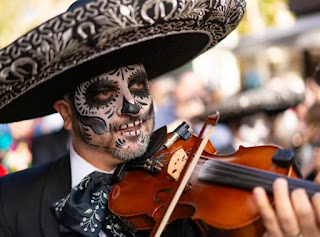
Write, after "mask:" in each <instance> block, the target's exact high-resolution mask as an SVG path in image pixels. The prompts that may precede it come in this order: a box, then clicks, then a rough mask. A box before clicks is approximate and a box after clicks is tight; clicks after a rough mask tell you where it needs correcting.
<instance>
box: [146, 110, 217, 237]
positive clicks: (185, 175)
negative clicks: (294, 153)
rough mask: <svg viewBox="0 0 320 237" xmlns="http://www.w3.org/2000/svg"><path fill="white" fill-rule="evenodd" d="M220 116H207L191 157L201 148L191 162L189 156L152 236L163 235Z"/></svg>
mask: <svg viewBox="0 0 320 237" xmlns="http://www.w3.org/2000/svg"><path fill="white" fill-rule="evenodd" d="M219 117H220V113H219V112H216V113H215V114H214V115H209V116H208V117H207V119H206V121H205V124H204V125H203V127H202V129H201V132H200V134H199V137H198V140H197V142H196V143H195V144H194V146H193V148H192V150H191V153H190V155H189V158H190V157H191V156H192V155H193V154H194V153H195V150H196V149H197V147H199V148H198V150H197V152H196V153H195V155H194V157H193V159H192V160H191V162H190V159H189V158H188V161H187V162H188V163H189V165H187V166H186V167H184V168H183V171H182V175H181V176H180V178H179V179H178V181H177V184H176V186H175V188H174V189H173V192H172V195H171V196H170V197H171V198H169V199H168V200H171V201H167V204H166V205H165V207H164V211H163V212H162V214H161V216H160V218H159V219H158V220H157V221H156V223H155V225H154V227H153V229H152V232H151V235H150V236H152V237H160V236H161V234H162V232H163V230H164V229H165V227H166V225H167V223H168V221H169V218H170V216H171V214H172V213H173V211H174V208H175V207H176V205H177V203H178V201H179V199H180V197H181V194H182V192H183V190H184V189H185V187H186V185H187V183H188V181H189V179H190V177H191V175H192V172H193V170H194V169H195V167H196V165H197V163H198V161H199V159H200V156H201V154H202V152H203V150H204V149H205V147H206V145H207V142H208V140H209V138H210V135H211V133H212V131H213V129H214V127H215V126H216V124H217V123H218V121H219ZM208 125H211V126H210V128H209V131H208V132H207V134H206V136H205V137H204V138H203V140H202V141H201V138H202V136H203V133H204V131H205V129H206V127H207V126H208ZM200 141H201V143H200ZM199 143H200V145H199Z"/></svg>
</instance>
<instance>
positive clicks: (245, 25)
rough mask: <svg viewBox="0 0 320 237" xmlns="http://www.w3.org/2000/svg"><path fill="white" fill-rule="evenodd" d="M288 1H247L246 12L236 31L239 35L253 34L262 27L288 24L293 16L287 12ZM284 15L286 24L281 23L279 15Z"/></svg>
mask: <svg viewBox="0 0 320 237" xmlns="http://www.w3.org/2000/svg"><path fill="white" fill-rule="evenodd" d="M288 2H289V0H247V11H246V14H245V16H244V19H243V20H242V21H241V23H240V25H239V27H238V30H239V33H240V34H248V33H255V32H256V31H257V28H260V29H259V30H264V29H261V27H262V28H264V27H269V26H275V25H278V24H281V25H283V24H286V23H287V24H290V23H291V22H290V18H291V21H292V19H293V14H292V13H291V12H290V11H289V7H288V4H289V3H288ZM284 14H286V15H287V16H288V17H287V20H285V21H288V22H281V21H282V20H279V19H280V18H281V19H283V18H282V17H279V16H280V15H284Z"/></svg>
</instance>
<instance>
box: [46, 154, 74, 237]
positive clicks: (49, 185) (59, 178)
mask: <svg viewBox="0 0 320 237" xmlns="http://www.w3.org/2000/svg"><path fill="white" fill-rule="evenodd" d="M70 190H71V168H70V157H69V152H68V153H67V155H65V156H63V157H62V158H60V159H59V160H57V161H56V162H55V163H54V165H53V166H52V167H51V168H50V169H49V170H48V174H47V176H46V181H45V185H44V191H43V199H42V203H41V228H42V232H43V235H44V236H46V237H57V236H59V223H58V221H57V220H56V217H55V216H54V215H53V212H52V211H51V210H50V206H51V205H52V204H53V203H54V202H56V201H58V200H60V199H61V198H63V197H65V196H67V195H68V193H69V192H70Z"/></svg>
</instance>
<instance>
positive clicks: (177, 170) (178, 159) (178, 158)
mask: <svg viewBox="0 0 320 237" xmlns="http://www.w3.org/2000/svg"><path fill="white" fill-rule="evenodd" d="M187 159H188V155H187V154H186V152H185V151H184V150H183V148H180V149H179V150H177V151H176V152H175V153H174V154H173V155H172V157H171V159H170V162H169V165H168V169H167V172H168V174H169V175H170V176H171V177H172V178H173V179H175V180H176V181H177V180H178V179H179V177H180V174H181V172H182V170H183V168H184V166H185V164H186V162H187Z"/></svg>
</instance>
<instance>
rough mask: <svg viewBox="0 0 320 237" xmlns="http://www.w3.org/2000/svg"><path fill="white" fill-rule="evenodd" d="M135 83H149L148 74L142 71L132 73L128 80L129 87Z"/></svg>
mask: <svg viewBox="0 0 320 237" xmlns="http://www.w3.org/2000/svg"><path fill="white" fill-rule="evenodd" d="M133 81H139V82H146V81H148V76H147V73H145V72H144V71H140V70H138V71H136V72H134V73H132V74H131V75H130V76H129V78H128V85H129V86H130V85H131V84H132V83H133Z"/></svg>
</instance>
